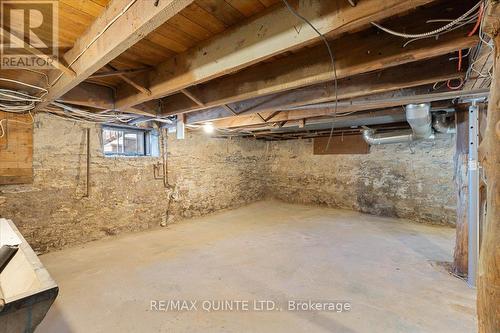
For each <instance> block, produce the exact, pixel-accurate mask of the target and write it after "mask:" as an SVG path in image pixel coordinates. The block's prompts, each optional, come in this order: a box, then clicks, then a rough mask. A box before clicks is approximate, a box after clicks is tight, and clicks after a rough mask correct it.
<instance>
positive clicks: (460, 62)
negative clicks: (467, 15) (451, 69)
mask: <svg viewBox="0 0 500 333" xmlns="http://www.w3.org/2000/svg"><path fill="white" fill-rule="evenodd" d="M483 11H484V5H483V4H482V3H481V6H480V7H479V15H478V16H477V22H476V24H475V25H474V28H472V30H471V31H470V32H469V33H468V34H467V37H472V36H473V35H474V34H475V33H476V31H477V29H478V28H479V26H480V25H481V20H482V18H483ZM461 70H462V50H461V49H460V50H458V71H459V72H460V71H461ZM463 84H464V80H463V79H460V85H458V86H452V85H451V80H448V82H446V86H447V87H448V88H449V89H451V90H457V89H460V88H462V86H463Z"/></svg>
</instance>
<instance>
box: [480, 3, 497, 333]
mask: <svg viewBox="0 0 500 333" xmlns="http://www.w3.org/2000/svg"><path fill="white" fill-rule="evenodd" d="M483 31H485V32H486V33H487V34H488V35H490V36H491V38H493V41H494V45H495V49H494V60H493V63H494V65H493V80H492V85H491V94H490V97H489V103H488V113H487V129H486V132H485V137H484V139H483V142H482V143H481V145H480V148H479V149H480V150H479V153H480V163H481V165H482V166H483V167H484V169H485V174H486V179H487V190H486V196H487V207H488V211H487V214H486V220H485V224H484V227H483V237H482V243H481V250H480V257H479V269H478V281H477V282H478V288H477V293H478V300H477V308H478V309H477V312H478V319H479V333H495V332H498V329H499V327H500V308H499V306H498V304H500V246H499V244H500V218H499V216H500V3H499V2H498V1H492V0H491V1H489V2H488V11H487V13H486V17H485V22H484V27H483Z"/></svg>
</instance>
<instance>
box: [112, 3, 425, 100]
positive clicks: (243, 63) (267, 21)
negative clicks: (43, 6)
mask: <svg viewBox="0 0 500 333" xmlns="http://www.w3.org/2000/svg"><path fill="white" fill-rule="evenodd" d="M430 2H432V0H386V1H379V0H365V1H362V2H361V3H359V4H358V5H357V6H356V7H354V8H353V7H351V6H349V5H348V4H346V3H345V1H344V0H331V1H320V0H299V1H297V5H296V7H295V10H296V11H297V12H298V13H299V14H300V15H302V16H304V17H306V18H308V19H309V20H310V21H311V23H312V24H313V25H314V26H315V27H317V28H318V30H319V31H320V32H321V33H323V34H328V36H329V37H337V36H339V35H341V34H343V33H346V32H349V31H352V30H356V29H360V28H362V27H363V26H366V25H367V24H369V23H370V22H372V21H378V20H382V19H385V18H387V17H391V16H393V15H396V14H399V13H402V12H405V11H408V10H410V9H413V8H415V7H416V6H419V5H424V4H427V3H430ZM318 40H319V37H318V35H317V34H316V32H314V31H313V30H312V29H311V28H310V27H309V26H308V25H307V24H306V23H304V22H303V21H302V20H299V19H298V18H297V17H295V16H294V15H293V14H292V13H290V11H289V10H288V9H287V8H286V7H285V6H281V7H278V8H276V9H275V10H274V11H271V12H268V13H266V14H264V15H261V16H258V17H256V18H255V19H253V20H251V21H249V22H247V23H244V24H243V25H241V26H237V27H235V28H233V29H230V30H227V31H226V32H225V33H224V34H221V35H219V36H217V37H215V38H213V39H211V40H209V41H207V42H205V43H204V44H202V45H201V46H200V47H196V48H193V49H191V50H188V51H186V52H184V53H182V54H180V55H177V56H175V57H173V58H172V59H169V60H167V61H166V62H165V63H163V64H160V65H159V66H157V68H156V70H155V71H152V72H151V73H150V75H149V82H150V85H149V89H150V90H151V92H152V95H151V96H148V95H146V94H138V93H136V92H135V91H133V90H131V89H129V88H128V87H126V86H122V87H121V88H120V89H119V90H118V102H117V105H118V107H119V108H120V107H127V106H132V105H135V104H138V103H140V102H143V101H146V100H149V99H154V98H161V97H164V96H167V95H170V94H173V93H175V92H177V91H179V90H181V89H184V88H186V87H188V86H191V85H194V84H199V83H203V82H206V81H208V80H211V79H214V78H217V77H220V76H222V75H226V74H229V73H233V72H235V71H238V70H240V69H242V68H245V67H248V66H250V65H253V64H256V63H258V62H260V61H262V60H265V59H268V58H271V57H273V56H275V55H277V54H280V53H283V52H286V51H289V50H292V49H297V48H300V47H303V46H306V45H309V44H311V43H314V42H316V41H318Z"/></svg>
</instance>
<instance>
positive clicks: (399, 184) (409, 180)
mask: <svg viewBox="0 0 500 333" xmlns="http://www.w3.org/2000/svg"><path fill="white" fill-rule="evenodd" d="M312 152H313V143H312V140H294V141H281V142H273V143H270V144H269V148H268V163H269V166H268V172H269V177H268V179H269V181H268V186H269V188H268V191H269V192H270V193H272V195H273V196H274V197H276V198H278V199H280V200H284V201H289V202H298V203H306V204H319V205H327V206H331V207H338V208H345V209H352V210H357V211H361V212H365V213H370V214H375V215H383V216H392V217H401V218H407V219H411V220H413V221H418V222H428V223H435V224H450V225H453V224H455V220H456V197H455V188H454V183H453V170H454V166H453V154H454V138H453V137H450V136H445V137H444V138H440V139H437V140H435V141H434V142H422V143H418V144H416V145H414V144H413V145H412V146H411V147H409V146H408V144H397V145H383V146H373V147H371V151H370V154H369V155H313V154H312Z"/></svg>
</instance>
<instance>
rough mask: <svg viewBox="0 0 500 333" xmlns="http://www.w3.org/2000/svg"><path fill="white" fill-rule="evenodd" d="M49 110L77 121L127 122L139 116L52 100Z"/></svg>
mask: <svg viewBox="0 0 500 333" xmlns="http://www.w3.org/2000/svg"><path fill="white" fill-rule="evenodd" d="M47 112H48V113H51V114H53V115H56V116H59V117H61V118H69V119H72V120H77V121H86V122H95V123H109V122H121V123H127V122H129V121H131V120H133V119H136V118H138V117H137V116H136V115H127V114H109V113H108V114H103V113H93V112H89V111H86V110H82V109H79V108H76V107H74V106H70V105H66V104H64V103H61V102H57V101H56V102H52V105H51V106H49V107H47Z"/></svg>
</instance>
